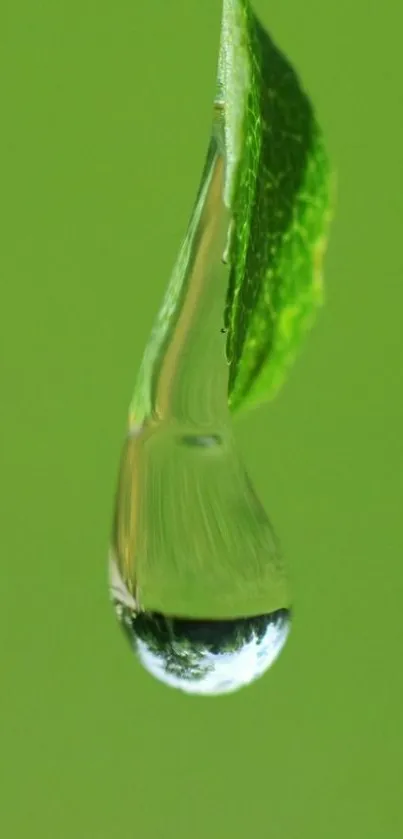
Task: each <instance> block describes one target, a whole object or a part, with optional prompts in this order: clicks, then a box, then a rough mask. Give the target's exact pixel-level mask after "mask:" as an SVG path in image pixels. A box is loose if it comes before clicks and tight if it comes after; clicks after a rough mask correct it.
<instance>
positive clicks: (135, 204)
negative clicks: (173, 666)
mask: <svg viewBox="0 0 403 839" xmlns="http://www.w3.org/2000/svg"><path fill="white" fill-rule="evenodd" d="M256 9H257V10H258V12H259V13H260V16H261V18H262V20H263V22H264V23H265V25H266V26H267V27H268V28H269V30H270V32H271V34H272V36H273V37H274V39H275V40H276V42H277V43H278V44H279V45H280V46H281V47H282V48H283V49H284V50H285V52H286V53H287V55H288V56H289V58H290V59H291V61H292V63H293V64H294V66H295V67H296V68H297V69H298V70H299V72H300V74H301V76H302V78H303V80H304V83H305V85H306V87H307V89H308V90H309V92H310V94H311V96H312V99H313V101H314V102H315V104H316V107H317V110H318V114H319V118H320V120H321V123H322V125H323V128H324V131H325V134H326V136H327V138H328V144H329V149H330V152H331V155H332V158H333V160H334V162H335V165H336V166H337V169H338V173H339V176H338V193H339V198H338V208H337V216H336V219H335V222H334V224H333V229H332V237H331V243H330V249H329V253H328V257H327V260H326V265H325V268H326V273H325V279H326V288H327V294H326V307H325V308H324V309H323V311H322V313H321V315H320V318H319V320H318V322H317V326H316V328H315V330H314V331H313V332H312V333H311V334H310V336H309V337H308V339H307V341H306V343H305V346H304V351H303V353H302V355H301V356H300V358H299V360H298V362H297V364H296V366H295V367H294V369H293V372H292V374H291V376H290V378H289V381H288V382H287V384H286V386H285V388H284V389H283V391H282V393H281V395H280V396H279V397H278V399H277V400H276V401H275V402H273V404H271V405H268V406H266V407H264V408H262V409H261V410H258V411H256V413H254V414H251V416H250V417H247V418H245V419H244V420H242V421H240V422H239V425H238V437H239V444H240V446H241V448H242V451H243V453H244V456H245V459H246V461H247V464H248V467H249V471H250V474H251V476H252V478H253V480H254V482H255V484H256V486H257V489H258V491H259V493H260V496H261V498H262V500H263V502H264V504H265V506H266V508H267V509H268V511H269V513H270V516H271V519H272V521H273V522H274V525H275V527H276V530H277V532H278V534H279V536H280V538H281V541H282V544H283V549H284V552H285V554H286V557H287V561H288V567H289V570H290V574H291V578H292V583H293V591H294V599H295V621H294V626H293V632H292V635H291V637H290V640H289V642H288V645H287V648H286V650H285V651H284V652H283V654H282V656H281V658H280V660H279V661H278V663H277V664H276V665H275V667H274V668H273V670H272V671H271V672H269V673H268V674H267V675H266V676H265V677H264V678H263V679H262V680H260V681H259V682H257V683H256V684H255V685H253V686H252V687H249V688H247V689H245V690H244V691H240V692H239V693H238V694H233V695H232V696H227V697H221V698H216V699H203V698H194V697H187V696H185V695H182V694H179V693H177V692H175V691H172V690H169V689H168V688H166V687H164V686H162V685H160V684H159V683H157V682H155V681H153V679H152V678H151V677H150V676H149V675H148V674H147V673H146V672H143V671H142V669H141V668H140V665H138V663H137V662H136V660H135V659H134V658H133V657H132V656H131V655H130V653H129V651H128V648H127V646H126V644H125V642H124V640H123V638H122V637H121V633H120V631H119V629H118V627H117V625H116V624H115V618H114V615H113V614H112V609H111V607H110V605H109V600H108V594H107V583H106V557H107V550H108V540H109V532H110V523H111V515H112V507H113V495H114V490H115V482H116V477H117V467H118V460H119V455H120V448H121V444H122V440H123V435H124V431H125V424H126V416H127V408H128V404H129V401H130V398H131V395H132V388H133V385H134V381H135V375H136V372H137V369H138V365H139V362H140V358H141V354H142V351H143V348H144V345H145V343H146V341H147V338H148V335H149V331H150V328H151V325H152V322H153V319H154V315H155V313H156V310H157V308H158V306H159V304H160V302H161V298H162V295H163V292H164V289H165V285H166V282H167V280H168V277H169V275H170V271H171V268H172V265H173V263H174V260H175V257H176V253H177V250H178V247H179V243H180V239H181V237H182V235H183V234H184V231H185V228H186V224H187V220H188V216H189V212H190V209H191V205H192V202H193V199H194V195H195V191H196V188H197V185H198V181H199V175H200V172H201V167H202V164H203V160H204V154H205V151H206V146H207V142H208V137H209V130H210V121H211V100H212V96H213V94H214V90H215V72H216V58H217V50H218V36H219V25H220V12H221V10H220V3H219V2H214V0H203V2H200V0H159V2H157V0H154V2H151V0H148V2H144V3H143V4H141V5H140V4H139V3H138V2H135V0H132V2H128V0H117V2H114V3H110V4H108V3H105V2H99V0H98V2H95V0H92V2H91V0H80V2H77V0H75V1H74V2H73V0H68V2H67V0H64V2H62V0H58V2H57V3H53V2H52V3H51V2H49V0H41V1H40V2H24V3H19V2H16V0H13V2H11V0H6V2H5V3H4V2H3V5H2V10H1V12H0V18H1V19H0V42H1V43H0V79H1V82H0V83H1V87H2V91H1V97H0V101H1V132H0V147H1V152H0V161H1V214H2V218H1V249H0V261H1V269H0V270H1V330H0V341H1V355H0V365H1V367H0V370H1V395H2V404H1V436H0V439H1V443H0V446H1V449H0V452H1V463H0V466H1V554H2V569H1V577H0V592H1V608H0V621H1V626H0V639H1V640H0V645H1V650H0V652H1V657H0V666H1V714H0V719H1V723H0V726H1V729H0V765H1V769H2V781H1V805H0V835H1V836H4V837H7V839H8V837H10V839H20V837H26V836H29V837H37V836H38V837H41V839H48V837H49V839H55V837H57V839H67V838H68V839H92V837H94V839H110V838H111V839H112V837H113V839H115V837H119V839H129V837H136V836H139V835H141V836H142V837H146V839H159V837H172V839H182V837H183V839H185V837H186V839H188V837H189V836H191V837H195V839H197V837H203V838H204V839H215V837H217V839H226V837H228V839H229V838H231V839H241V837H242V839H243V837H245V836H254V837H255V836H262V837H280V836H281V837H283V838H284V839H305V837H309V839H323V837H326V839H336V838H337V839H340V837H341V836H342V837H344V839H350V837H351V839H383V838H384V837H388V839H399V837H401V836H402V834H403V812H402V809H403V804H402V796H401V785H402V775H403V759H402V735H403V703H402V687H403V685H402V681H403V680H402V675H401V666H402V621H401V612H402V590H403V562H402V548H403V538H402V525H401V507H402V493H403V481H402V443H401V428H402V425H403V424H402V413H403V411H402V407H403V400H402V363H403V353H402V337H401V333H402V306H403V283H402V269H403V258H402V247H401V241H402V220H403V190H402V170H403V166H402V146H403V142H402V141H403V131H402V115H401V114H402V109H401V10H400V8H399V4H397V3H392V2H391V0H389V2H385V3H382V4H375V3H372V4H371V3H369V2H368V0H357V1H356V2H355V3H354V4H351V3H350V2H348V3H347V2H346V0H339V2H337V3H333V4H329V3H323V2H319V0H307V1H306V2H305V3H300V2H297V0H292V2H288V3H284V2H283V3H280V2H277V3H273V2H268V0H256Z"/></svg>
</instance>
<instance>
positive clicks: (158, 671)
mask: <svg viewBox="0 0 403 839" xmlns="http://www.w3.org/2000/svg"><path fill="white" fill-rule="evenodd" d="M121 621H122V626H123V628H124V630H125V633H126V634H127V636H128V638H129V640H130V642H131V644H132V645H133V648H134V650H135V651H136V653H137V654H138V656H139V658H140V661H141V662H142V664H143V665H144V667H145V668H146V669H147V670H149V671H150V673H152V675H153V676H155V677H156V678H157V679H159V680H160V681H162V682H164V683H165V684H167V685H169V686H170V687H175V688H179V689H180V690H182V691H184V692H185V693H196V694H203V695H211V696H212V695H218V694H223V693H231V692H233V691H235V690H238V689H239V688H240V687H242V686H243V685H247V684H249V683H250V682H252V681H254V680H255V679H257V678H258V677H259V676H261V675H262V674H263V673H264V672H265V671H266V670H267V669H268V668H269V667H270V665H271V664H272V663H273V661H274V660H275V659H276V658H277V656H278V655H279V653H280V651H281V649H282V647H283V646H284V643H285V641H286V638H287V635H288V631H289V621H290V612H289V611H288V610H287V609H279V610H278V611H276V612H273V613H272V614H270V615H257V616H254V617H249V618H238V619H236V620H235V619H234V620H222V621H217V620H216V621H206V620H190V619H184V618H182V619H179V618H172V617H167V616H164V615H161V614H158V613H141V614H139V615H136V614H135V613H133V612H132V611H131V610H130V609H129V608H128V607H127V606H126V607H125V606H123V607H122V613H121Z"/></svg>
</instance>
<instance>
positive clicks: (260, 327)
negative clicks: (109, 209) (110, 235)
mask: <svg viewBox="0 0 403 839" xmlns="http://www.w3.org/2000/svg"><path fill="white" fill-rule="evenodd" d="M218 87H219V97H221V98H222V99H223V102H224V115H225V117H224V118H225V143H226V154H227V171H226V188H225V192H226V194H225V200H226V203H227V205H228V206H229V207H230V210H231V214H232V225H231V231H230V242H229V249H228V259H229V264H230V278H229V285H228V292H227V303H226V310H225V326H226V329H227V344H226V354H227V360H228V364H229V383H228V402H229V406H230V409H231V411H232V412H237V411H238V410H240V409H244V408H248V407H251V406H253V405H255V404H257V403H259V402H262V401H265V400H268V399H270V398H272V397H273V396H274V395H275V394H276V393H277V391H278V388H279V387H280V385H281V384H282V383H283V381H284V379H285V377H286V375H287V372H288V370H289V366H290V364H291V363H292V361H293V360H294V358H295V356H296V354H297V352H298V349H299V347H300V343H301V339H302V338H303V335H304V333H305V332H306V331H307V329H308V328H309V327H310V326H311V324H312V322H313V320H314V316H315V313H316V310H317V308H318V306H319V305H320V304H321V302H322V261H323V255H324V251H325V246H326V239H327V231H328V224H329V219H330V215H331V213H330V208H331V204H332V192H333V189H332V186H333V176H332V173H331V170H330V166H329V161H328V157H327V154H326V150H325V147H324V142H323V137H322V133H321V130H320V128H319V126H318V123H317V120H316V117H315V114H314V111H313V108H312V105H311V103H310V101H309V99H308V97H307V95H306V93H305V92H304V90H303V88H302V86H301V84H300V82H299V79H298V77H297V75H296V73H295V71H294V70H293V68H292V67H291V65H290V64H289V62H288V60H287V58H286V57H285V56H284V55H283V54H282V53H281V52H280V50H279V49H278V48H277V47H276V46H275V44H274V43H273V41H272V40H271V38H270V37H269V35H268V33H267V32H266V31H265V30H264V28H263V27H262V25H261V24H260V22H259V20H258V19H257V17H256V16H255V14H254V13H253V11H252V9H251V7H250V4H249V2H248V0H224V6H223V23H222V38H221V48H220V61H219V79H218Z"/></svg>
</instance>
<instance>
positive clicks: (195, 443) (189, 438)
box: [178, 434, 222, 449]
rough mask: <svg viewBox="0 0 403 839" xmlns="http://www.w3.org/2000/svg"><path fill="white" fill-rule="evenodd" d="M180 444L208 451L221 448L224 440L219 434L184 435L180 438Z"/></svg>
mask: <svg viewBox="0 0 403 839" xmlns="http://www.w3.org/2000/svg"><path fill="white" fill-rule="evenodd" d="M178 442H180V443H182V445H184V446H192V447H194V448H204V449H208V448H212V447H214V446H221V445H222V438H221V437H220V435H219V434H182V435H181V436H180V437H179V438H178Z"/></svg>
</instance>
